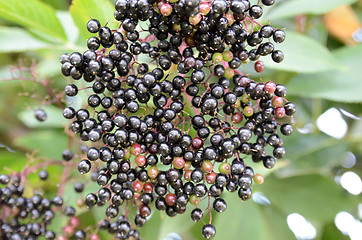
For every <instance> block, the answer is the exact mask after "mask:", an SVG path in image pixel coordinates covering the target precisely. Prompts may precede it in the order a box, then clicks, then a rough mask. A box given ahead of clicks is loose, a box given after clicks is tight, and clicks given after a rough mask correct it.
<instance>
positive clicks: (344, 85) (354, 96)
mask: <svg viewBox="0 0 362 240" xmlns="http://www.w3.org/2000/svg"><path fill="white" fill-rule="evenodd" d="M361 55H362V45H361V44H360V45H356V46H353V47H343V48H341V49H338V50H337V51H335V52H334V53H333V56H334V58H336V59H338V61H339V62H340V65H341V66H343V69H333V70H331V71H327V72H323V73H316V74H303V75H298V76H296V77H295V78H293V79H292V80H291V81H290V82H289V83H288V84H287V88H288V94H291V95H295V96H301V97H310V98H322V99H327V100H332V101H339V102H350V103H352V102H355V103H357V102H362V94H361V89H362V74H361V71H360V69H361V66H362V58H361Z"/></svg>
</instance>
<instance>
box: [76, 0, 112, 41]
mask: <svg viewBox="0 0 362 240" xmlns="http://www.w3.org/2000/svg"><path fill="white" fill-rule="evenodd" d="M114 11H115V9H114V6H113V5H112V4H111V3H110V2H109V1H108V0H74V1H73V2H72V5H71V6H70V14H71V15H72V17H73V21H74V23H75V25H76V26H77V27H78V29H79V31H80V36H81V38H83V39H88V38H89V37H91V36H93V35H94V34H91V33H89V32H88V30H87V22H88V21H89V20H90V19H91V18H95V19H97V20H98V21H99V22H100V23H101V25H102V26H104V25H105V24H106V23H107V22H108V24H107V26H108V27H109V28H111V29H116V28H117V24H116V23H115V22H116V20H115V19H114V18H113V15H114Z"/></svg>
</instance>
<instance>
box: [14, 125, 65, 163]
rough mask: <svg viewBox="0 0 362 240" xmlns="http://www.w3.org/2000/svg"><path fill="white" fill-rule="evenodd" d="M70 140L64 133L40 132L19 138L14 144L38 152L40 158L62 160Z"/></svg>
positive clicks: (51, 130)
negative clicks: (63, 152)
mask: <svg viewBox="0 0 362 240" xmlns="http://www.w3.org/2000/svg"><path fill="white" fill-rule="evenodd" d="M67 143H68V138H67V136H66V135H65V134H64V133H63V131H55V130H54V129H50V130H39V131H32V132H30V133H28V134H25V135H23V136H20V137H18V138H17V139H15V140H14V144H15V145H16V146H18V147H21V148H26V149H28V150H30V151H36V152H38V155H39V156H43V157H49V158H53V159H54V158H55V159H60V158H61V156H62V151H63V150H64V149H66V148H67Z"/></svg>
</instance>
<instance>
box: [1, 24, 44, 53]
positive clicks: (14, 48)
mask: <svg viewBox="0 0 362 240" xmlns="http://www.w3.org/2000/svg"><path fill="white" fill-rule="evenodd" d="M0 43H1V44H0V52H3V53H11V52H25V51H31V50H38V49H43V48H47V47H49V46H50V45H49V44H48V43H45V42H43V41H40V40H39V39H37V38H35V37H34V36H32V35H31V34H30V33H28V32H27V31H25V30H24V29H22V28H17V27H0Z"/></svg>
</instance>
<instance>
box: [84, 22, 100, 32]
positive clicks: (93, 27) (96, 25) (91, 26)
mask: <svg viewBox="0 0 362 240" xmlns="http://www.w3.org/2000/svg"><path fill="white" fill-rule="evenodd" d="M100 28H101V24H100V22H99V21H98V20H97V19H91V20H89V21H88V23H87V29H88V31H89V32H90V33H97V32H98V31H99V29H100Z"/></svg>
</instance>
